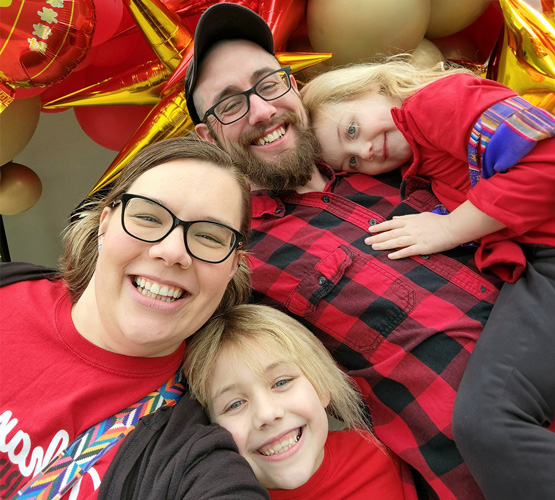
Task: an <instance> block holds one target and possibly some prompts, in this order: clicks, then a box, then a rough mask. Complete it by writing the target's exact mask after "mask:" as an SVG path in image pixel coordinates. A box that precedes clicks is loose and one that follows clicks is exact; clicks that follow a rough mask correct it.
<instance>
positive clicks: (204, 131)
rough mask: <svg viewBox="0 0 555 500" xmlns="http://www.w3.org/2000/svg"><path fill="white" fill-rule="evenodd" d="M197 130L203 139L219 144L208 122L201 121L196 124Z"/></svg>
mask: <svg viewBox="0 0 555 500" xmlns="http://www.w3.org/2000/svg"><path fill="white" fill-rule="evenodd" d="M195 132H196V133H197V135H198V136H199V137H200V138H201V139H202V140H203V141H206V142H211V143H212V144H216V145H217V143H216V138H215V137H214V136H213V135H212V133H211V132H210V129H209V128H208V126H207V125H206V123H199V124H198V125H195Z"/></svg>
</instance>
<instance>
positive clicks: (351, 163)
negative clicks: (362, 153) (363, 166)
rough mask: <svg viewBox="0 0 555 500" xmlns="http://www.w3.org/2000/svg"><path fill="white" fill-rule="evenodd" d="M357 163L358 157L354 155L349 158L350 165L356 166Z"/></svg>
mask: <svg viewBox="0 0 555 500" xmlns="http://www.w3.org/2000/svg"><path fill="white" fill-rule="evenodd" d="M356 164H357V159H356V158H355V157H354V156H351V157H350V158H349V167H354V166H356Z"/></svg>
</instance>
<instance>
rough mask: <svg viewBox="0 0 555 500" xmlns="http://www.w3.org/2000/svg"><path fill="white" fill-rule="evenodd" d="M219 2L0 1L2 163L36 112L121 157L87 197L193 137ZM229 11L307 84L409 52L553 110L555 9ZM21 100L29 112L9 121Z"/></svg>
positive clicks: (307, 5)
mask: <svg viewBox="0 0 555 500" xmlns="http://www.w3.org/2000/svg"><path fill="white" fill-rule="evenodd" d="M220 1H222V0H25V1H23V2H4V3H0V14H2V15H1V16H0V19H1V20H0V56H1V59H0V120H2V121H5V122H7V123H9V127H7V128H6V127H3V130H2V153H4V152H5V155H4V154H3V155H2V158H1V159H0V165H3V164H5V163H7V162H10V161H11V160H12V159H13V157H14V156H15V154H17V153H18V152H19V151H20V150H21V149H22V148H23V147H25V145H26V144H27V142H28V140H29V139H30V137H31V135H32V133H33V131H34V128H35V126H36V121H37V120H38V112H37V110H38V109H39V107H40V109H41V110H42V111H43V112H59V111H64V110H67V109H68V108H70V107H71V108H74V112H75V115H76V117H77V120H78V122H79V124H80V126H81V128H82V129H83V131H84V132H85V133H86V134H87V135H88V136H89V137H90V138H91V139H93V140H94V141H95V142H97V143H98V144H100V145H101V146H103V147H106V148H108V149H112V150H114V151H118V152H119V154H118V156H117V157H116V159H115V160H114V162H113V163H112V165H110V167H109V168H108V170H107V171H106V172H105V173H104V175H103V176H102V177H101V179H100V180H99V181H98V183H97V184H96V185H95V186H94V187H93V189H92V191H91V194H92V193H94V192H96V191H98V190H99V189H101V188H102V187H104V186H106V185H107V184H109V183H110V182H111V181H112V180H113V179H114V178H115V177H116V176H117V175H118V174H119V171H120V170H121V168H122V167H123V166H124V165H125V164H126V163H127V161H128V160H129V158H130V157H131V156H133V155H134V153H135V152H136V151H137V150H138V149H140V148H142V147H143V146H144V145H146V144H148V143H151V142H155V141H158V140H161V139H163V138H168V137H172V136H176V135H183V134H187V133H189V132H190V131H191V130H192V128H193V126H192V123H191V120H190V118H189V114H188V111H187V108H186V104H185V96H184V94H183V84H182V81H183V77H184V74H185V71H186V68H187V65H188V64H189V61H190V58H191V55H192V41H193V34H194V29H195V26H196V24H197V22H198V19H199V17H200V15H201V14H202V12H203V11H204V10H206V8H208V7H209V6H210V5H212V4H214V3H219V2H220ZM227 1H230V0H227ZM234 1H235V3H239V4H241V5H244V6H246V7H249V8H250V9H252V10H254V11H255V12H257V13H258V14H260V15H261V16H262V17H263V18H264V19H265V20H266V21H267V22H268V24H269V26H270V28H271V30H272V32H273V35H274V39H275V45H276V48H277V49H278V52H277V57H278V59H279V60H280V62H281V63H282V64H283V65H285V64H287V65H290V66H292V68H293V71H294V73H295V75H296V77H297V79H298V80H300V81H301V83H302V81H303V79H307V78H310V77H311V76H312V75H314V74H315V73H316V72H318V71H322V68H325V67H326V66H330V65H331V66H339V65H344V64H347V63H353V62H359V61H367V60H376V59H379V58H382V57H384V56H387V55H391V54H396V53H401V52H411V53H413V58H414V62H415V64H424V65H432V64H435V63H436V62H438V61H441V60H449V61H455V62H458V63H462V64H465V65H470V66H473V67H475V68H476V69H477V70H478V71H480V72H481V73H482V74H483V75H484V76H487V77H488V78H492V79H495V80H498V81H500V82H502V83H504V84H506V85H508V86H510V87H512V88H514V89H515V90H517V91H518V92H519V93H520V94H522V95H524V96H525V97H526V98H528V99H530V100H532V101H533V102H534V103H535V104H536V105H539V106H542V107H545V108H546V109H550V110H552V109H553V107H555V103H554V101H555V98H554V95H555V94H554V78H555V59H554V58H555V36H554V33H555V24H554V23H555V19H554V18H555V12H554V7H553V2H552V1H545V0H388V1H387V2H383V1H382V0H366V1H364V2H360V0H342V1H341V2H338V1H337V0H279V1H278V0H234ZM4 5H6V6H4ZM332 54H333V57H331V56H332ZM318 63H323V64H318ZM20 102H21V103H23V102H25V106H26V108H25V109H27V107H28V108H32V110H33V111H30V110H29V111H22V112H20V111H16V112H13V113H11V114H10V108H11V109H12V110H13V109H17V108H18V107H19V106H21V107H23V104H20ZM37 103H38V106H37ZM2 109H4V111H2ZM12 120H14V123H13V125H12ZM15 120H18V121H19V122H21V121H22V120H23V121H25V123H18V124H17V125H16V124H15ZM6 130H8V131H9V132H8V133H7V134H6V133H5V131H6ZM4 140H5V142H6V149H4V147H5V145H4ZM0 182H2V181H1V178H0ZM1 194H2V188H1V185H0V195H1ZM0 205H1V204H0Z"/></svg>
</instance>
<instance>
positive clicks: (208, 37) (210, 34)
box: [185, 3, 274, 125]
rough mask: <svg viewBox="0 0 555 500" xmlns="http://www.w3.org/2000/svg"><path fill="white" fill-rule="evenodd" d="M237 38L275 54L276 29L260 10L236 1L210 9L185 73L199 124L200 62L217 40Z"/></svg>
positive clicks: (187, 95) (192, 114)
mask: <svg viewBox="0 0 555 500" xmlns="http://www.w3.org/2000/svg"><path fill="white" fill-rule="evenodd" d="M234 38H238V39H241V40H249V41H251V42H254V43H256V44H258V45H260V46H261V47H262V48H263V49H264V50H266V51H267V52H269V53H270V54H272V55H274V38H273V36H272V32H271V31H270V28H269V27H268V25H267V24H266V21H264V19H262V18H261V17H260V16H259V15H258V14H256V13H255V12H253V11H252V10H250V9H248V8H247V7H243V6H242V5H237V4H234V3H217V4H215V5H212V6H211V7H209V8H208V9H206V11H205V12H204V13H203V14H202V16H201V17H200V19H199V22H198V24H197V27H196V30H195V38H194V53H193V58H192V59H191V62H190V63H189V67H188V68H187V73H186V75H185V98H186V100H187V109H188V110H189V116H190V117H191V119H192V120H193V123H194V124H195V125H197V124H198V123H200V122H201V121H202V120H201V119H200V117H199V116H198V113H197V110H196V109H195V104H194V103H193V90H195V85H196V84H197V79H198V69H199V65H200V63H201V61H202V60H203V59H204V57H205V56H206V54H207V53H208V51H209V50H210V48H211V47H212V46H213V45H214V44H215V43H216V42H219V41H220V40H227V39H234Z"/></svg>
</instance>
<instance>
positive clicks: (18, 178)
mask: <svg viewBox="0 0 555 500" xmlns="http://www.w3.org/2000/svg"><path fill="white" fill-rule="evenodd" d="M41 194H42V183H41V181H40V178H39V176H38V175H37V174H35V172H33V171H32V170H31V169H30V168H29V167H26V166H25V165H21V164H19V163H13V162H9V163H6V164H5V165H2V167H0V214H2V215H15V214H19V213H21V212H25V210H28V209H29V208H31V207H32V206H33V205H34V204H35V203H36V202H37V201H38V200H39V198H40V195H41Z"/></svg>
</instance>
